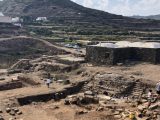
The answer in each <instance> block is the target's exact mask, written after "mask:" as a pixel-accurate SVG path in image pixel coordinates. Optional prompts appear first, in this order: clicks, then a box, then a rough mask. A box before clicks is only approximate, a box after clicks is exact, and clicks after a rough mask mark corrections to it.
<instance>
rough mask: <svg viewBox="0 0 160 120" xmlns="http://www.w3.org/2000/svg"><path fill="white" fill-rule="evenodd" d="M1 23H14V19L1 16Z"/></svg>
mask: <svg viewBox="0 0 160 120" xmlns="http://www.w3.org/2000/svg"><path fill="white" fill-rule="evenodd" d="M0 23H12V18H11V17H7V16H0Z"/></svg>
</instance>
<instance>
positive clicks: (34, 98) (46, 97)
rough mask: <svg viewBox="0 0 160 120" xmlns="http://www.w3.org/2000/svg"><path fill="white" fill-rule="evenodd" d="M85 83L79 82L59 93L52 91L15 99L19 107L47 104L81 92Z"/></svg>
mask: <svg viewBox="0 0 160 120" xmlns="http://www.w3.org/2000/svg"><path fill="white" fill-rule="evenodd" d="M84 84H85V81H82V82H79V83H77V84H75V85H73V86H70V87H66V88H64V89H63V90H60V91H57V92H56V91H54V92H49V93H41V94H35V95H27V96H23V97H19V98H17V101H18V103H19V105H20V106H23V105H28V104H31V103H33V102H48V101H50V100H55V101H58V100H61V99H64V98H66V97H67V96H68V95H73V94H76V93H78V92H80V91H81V89H82V87H83V86H84Z"/></svg>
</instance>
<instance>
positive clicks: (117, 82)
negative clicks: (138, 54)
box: [83, 73, 143, 98]
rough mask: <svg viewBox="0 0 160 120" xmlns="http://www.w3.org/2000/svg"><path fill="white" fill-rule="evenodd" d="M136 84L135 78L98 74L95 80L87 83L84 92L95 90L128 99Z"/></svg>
mask: <svg viewBox="0 0 160 120" xmlns="http://www.w3.org/2000/svg"><path fill="white" fill-rule="evenodd" d="M136 83H137V82H136V81H135V79H134V78H131V77H130V78H125V77H124V76H122V75H119V74H113V73H106V74H96V75H95V77H94V80H93V81H90V82H89V83H87V84H86V85H85V86H84V88H83V90H84V91H86V90H93V91H95V92H97V93H98V94H105V95H109V96H112V97H116V98H120V97H128V96H130V95H131V93H132V91H133V90H134V88H135V87H136ZM142 88H143V87H142ZM142 91H143V90H142Z"/></svg>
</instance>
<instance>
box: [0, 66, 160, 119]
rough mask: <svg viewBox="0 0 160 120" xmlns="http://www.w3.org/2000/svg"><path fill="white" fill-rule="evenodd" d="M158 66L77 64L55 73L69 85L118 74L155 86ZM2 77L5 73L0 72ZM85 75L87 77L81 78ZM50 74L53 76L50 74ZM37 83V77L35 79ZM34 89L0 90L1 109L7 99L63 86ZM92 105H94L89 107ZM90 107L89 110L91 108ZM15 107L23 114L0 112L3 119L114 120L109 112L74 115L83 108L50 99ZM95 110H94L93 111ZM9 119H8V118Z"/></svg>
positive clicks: (51, 90) (50, 90)
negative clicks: (15, 114) (70, 68)
mask: <svg viewBox="0 0 160 120" xmlns="http://www.w3.org/2000/svg"><path fill="white" fill-rule="evenodd" d="M159 71H160V65H153V64H148V63H142V64H136V65H132V66H124V65H123V66H93V65H91V64H86V63H84V64H81V65H80V67H79V68H78V69H76V70H73V71H71V72H69V73H67V72H66V73H59V74H60V75H61V74H62V75H64V76H67V79H69V80H71V83H73V82H76V81H81V80H84V79H87V78H88V77H91V76H92V75H95V74H97V73H118V74H121V75H124V76H133V77H135V78H137V79H140V80H141V79H143V81H142V82H145V83H148V84H152V85H155V84H156V83H157V82H158V81H159V79H160V74H159ZM2 72H3V77H4V72H5V70H2ZM84 73H86V74H87V75H83V74H84ZM51 74H52V75H54V74H55V73H51ZM28 75H29V76H32V75H33V76H34V77H35V76H36V75H37V76H38V75H39V73H37V74H36V73H33V74H32V73H31V74H28ZM7 79H9V78H7ZM36 79H37V80H40V77H37V78H36ZM42 83H43V82H42V81H41V85H40V86H37V87H33V86H30V87H24V88H20V89H13V90H8V91H0V100H1V101H0V103H1V104H0V105H1V109H2V110H4V103H5V102H6V101H8V100H9V99H13V98H16V97H17V96H24V95H31V94H39V93H45V92H53V91H56V90H58V89H59V90H60V89H63V87H64V86H62V85H61V84H57V83H54V82H53V84H52V85H51V88H47V87H46V85H45V84H42ZM93 106H94V105H93ZM93 106H92V107H93ZM18 108H19V109H20V110H21V111H22V112H23V114H22V115H18V116H10V115H9V114H7V113H5V112H3V113H0V115H2V116H3V117H4V118H5V120H8V119H9V118H14V117H16V119H18V120H38V119H39V120H114V118H113V116H112V115H111V113H112V111H109V110H108V111H103V112H97V111H95V110H93V111H92V110H91V111H90V112H87V113H84V114H77V113H79V112H80V111H85V109H84V108H82V107H78V106H76V105H71V106H65V105H64V100H61V101H58V102H55V101H54V100H53V101H52V100H51V101H49V102H43V103H37V104H35V105H34V104H31V105H25V106H18ZM95 109H96V108H95ZM9 120H11V119H9Z"/></svg>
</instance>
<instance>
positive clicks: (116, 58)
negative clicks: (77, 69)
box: [86, 46, 160, 65]
mask: <svg viewBox="0 0 160 120" xmlns="http://www.w3.org/2000/svg"><path fill="white" fill-rule="evenodd" d="M86 61H87V62H91V63H93V64H96V65H105V64H106V65H114V64H117V63H124V62H125V61H142V62H150V63H153V64H158V63H160V49H158V48H107V47H98V46H87V48H86Z"/></svg>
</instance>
